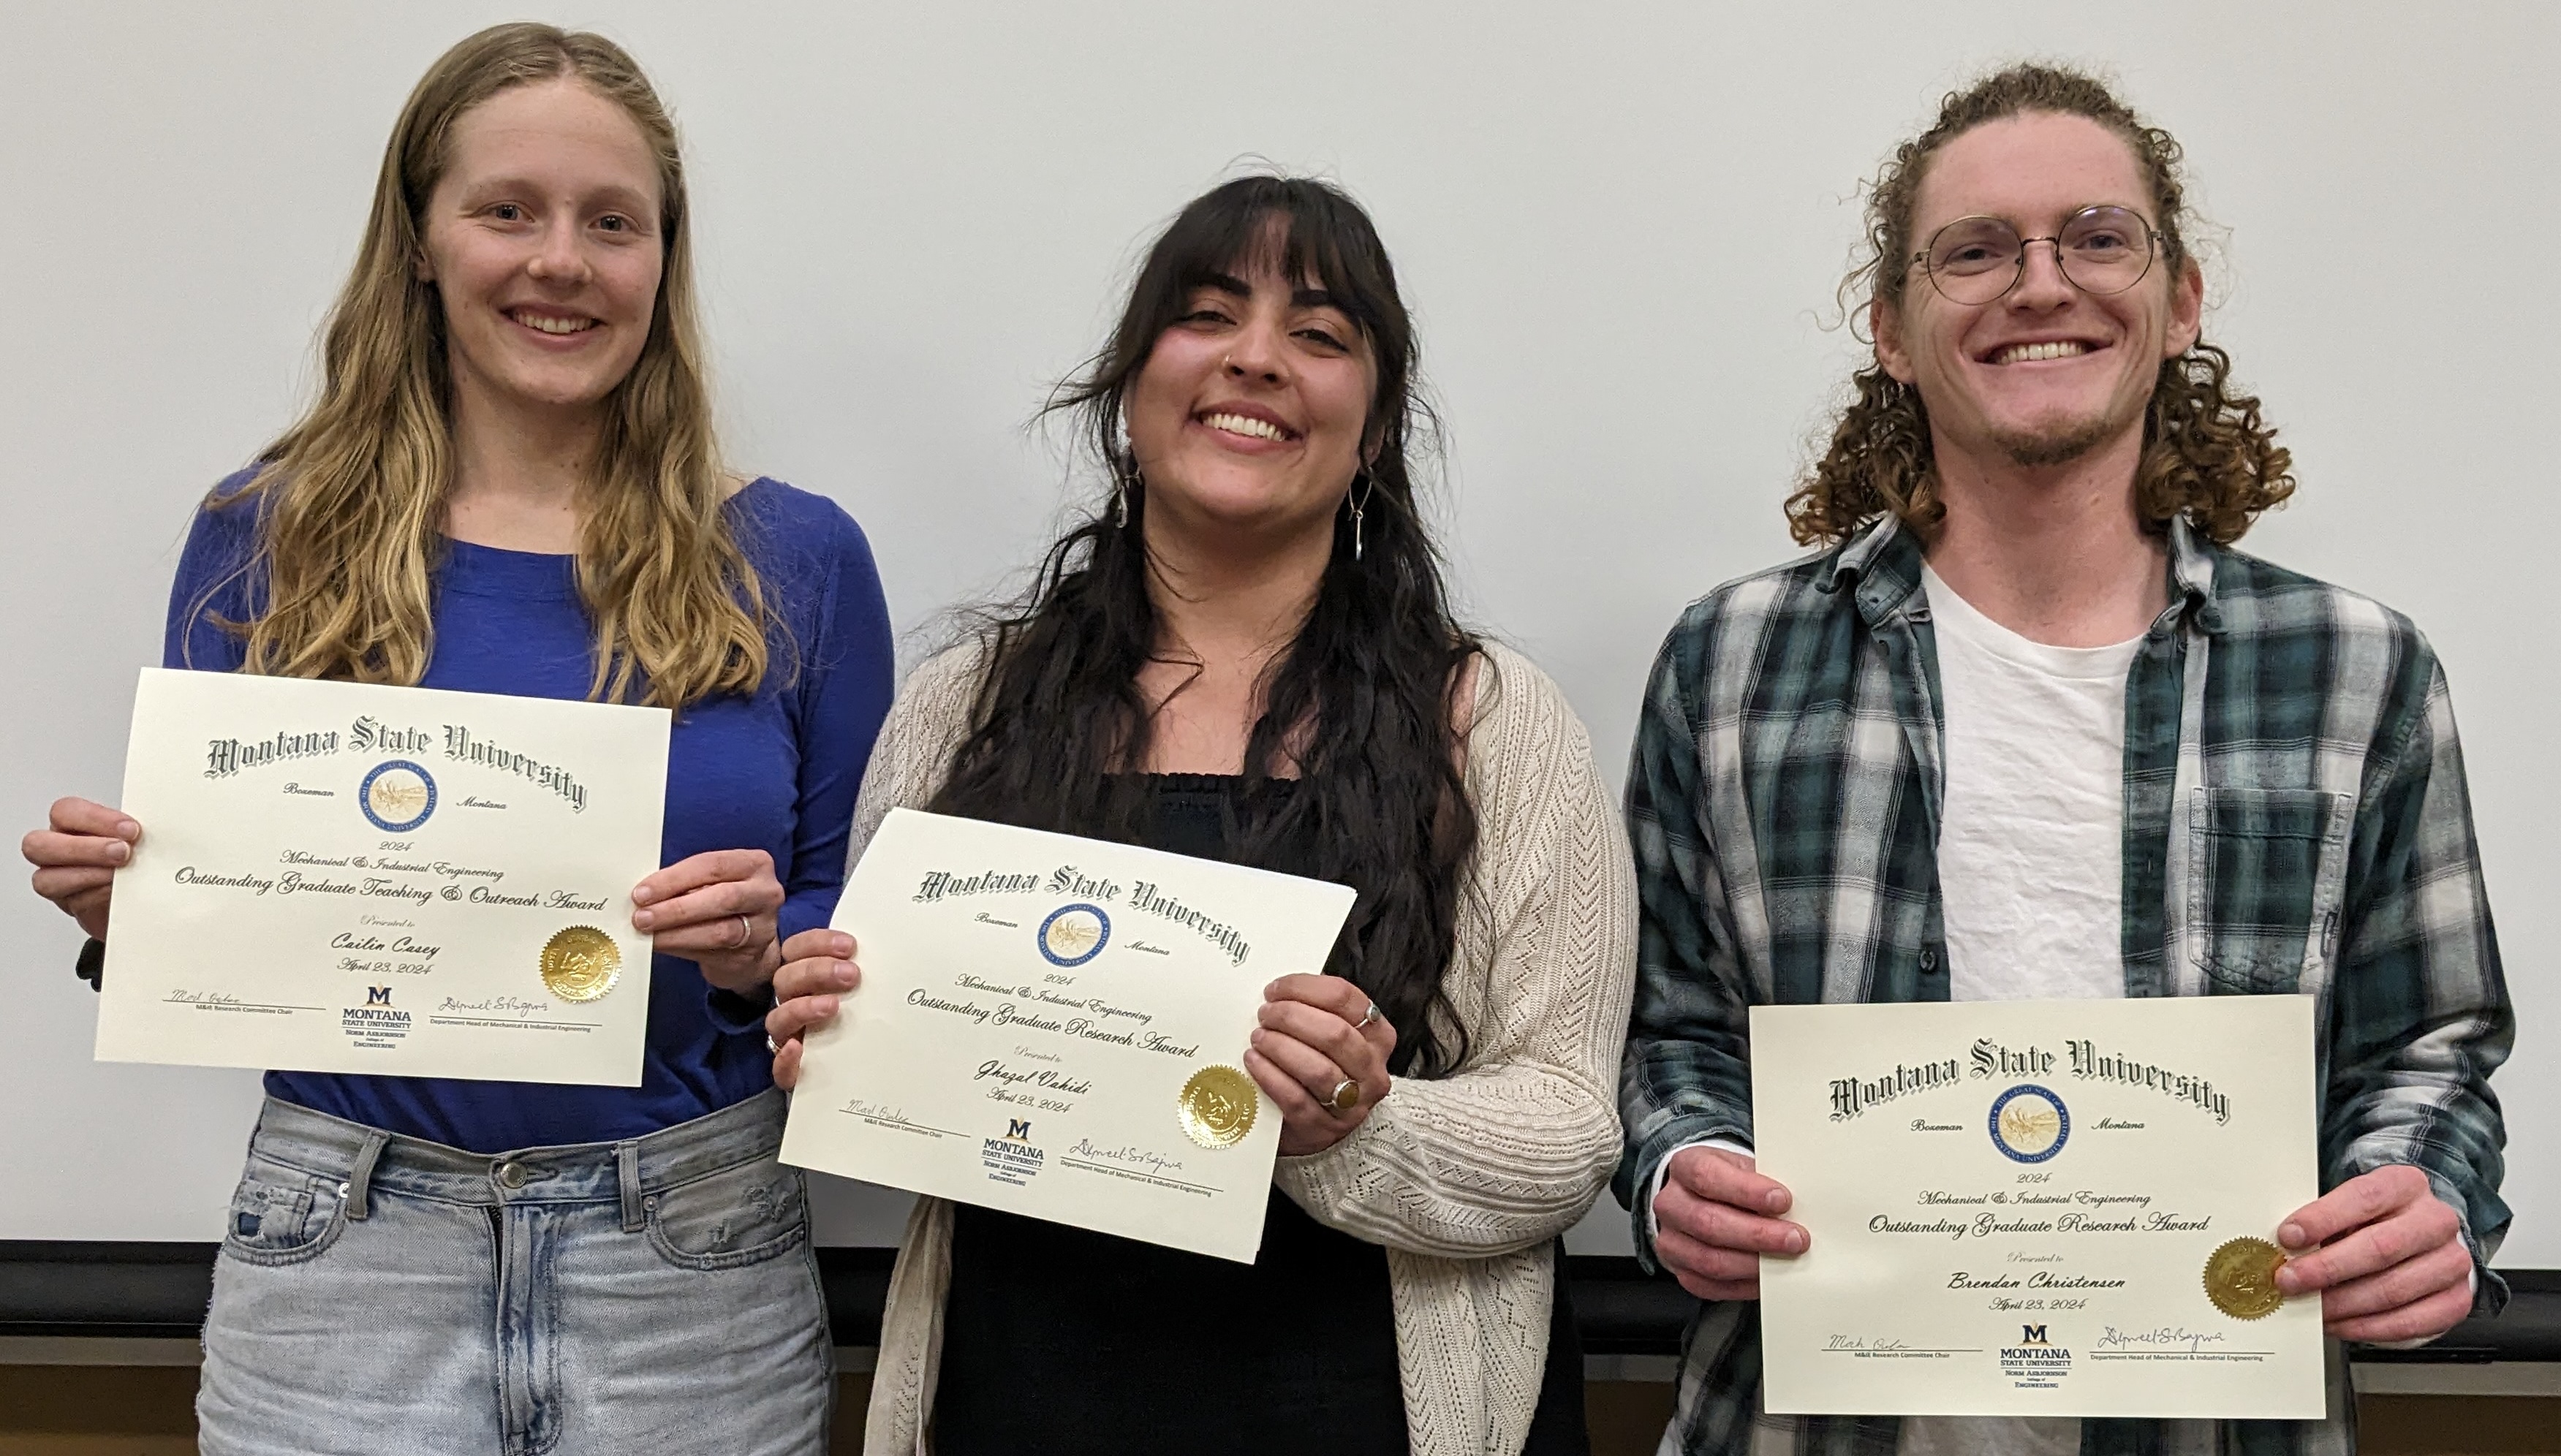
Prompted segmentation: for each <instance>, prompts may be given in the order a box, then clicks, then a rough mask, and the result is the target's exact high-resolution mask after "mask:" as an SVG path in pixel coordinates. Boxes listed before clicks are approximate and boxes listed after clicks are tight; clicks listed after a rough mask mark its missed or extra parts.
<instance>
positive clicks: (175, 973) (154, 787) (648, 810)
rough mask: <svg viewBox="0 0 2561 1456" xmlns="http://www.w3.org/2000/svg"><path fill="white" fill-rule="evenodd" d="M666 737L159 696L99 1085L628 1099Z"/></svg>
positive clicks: (103, 1012) (286, 692)
mask: <svg viewBox="0 0 2561 1456" xmlns="http://www.w3.org/2000/svg"><path fill="white" fill-rule="evenodd" d="M667 729H668V715H667V714H666V712H665V711H664V710H662V709H656V708H627V707H618V706H607V705H603V704H596V703H563V702H556V701H552V700H549V699H536V698H505V697H497V696H494V695H490V694H482V693H446V692H437V691H432V690H428V689H422V688H388V687H379V686H371V685H366V684H357V683H323V682H310V681H307V680H304V679H300V678H264V677H251V676H245V675H242V674H238V673H199V672H171V671H163V670H161V669H157V668H154V669H148V670H146V671H144V673H143V674H142V686H141V689H140V691H139V692H138V693H136V694H135V696H134V700H133V735H132V738H131V740H130V743H129V746H128V747H127V749H126V756H125V765H124V798H123V803H122V807H123V809H124V811H125V812H126V813H128V814H130V815H132V816H133V818H134V819H135V821H136V822H138V823H139V824H141V826H142V842H141V844H140V845H138V846H136V847H135V850H134V855H133V859H132V860H131V862H129V863H128V864H126V865H125V866H124V867H123V868H122V869H120V870H118V871H117V872H116V876H115V900H114V905H115V908H114V919H113V924H112V927H111V933H110V934H109V936H108V940H107V953H106V980H105V984H104V986H103V987H102V988H101V990H102V993H103V994H102V997H101V1000H100V1004H99V1006H98V1015H97V1056H98V1059H99V1060H101V1061H163V1062H182V1063H188V1064H192V1065H198V1066H257V1067H270V1068H276V1069H282V1070H293V1071H335V1072H381V1073H389V1074H397V1075H402V1076H439V1077H477V1078H491V1079H502V1080H508V1081H535V1082H589V1083H596V1084H599V1085H604V1086H617V1087H629V1086H637V1085H639V1082H640V1054H641V1042H642V1039H643V1036H644V1034H645V1033H646V1031H647V1029H648V1021H649V937H648V936H646V935H644V934H641V933H640V932H638V931H636V930H634V929H633V928H632V927H631V899H630V894H631V887H632V886H634V885H636V884H638V883H639V882H640V880H641V879H642V878H643V877H645V876H647V875H649V874H650V873H652V872H654V871H655V870H657V868H658V850H659V838H660V834H661V822H660V821H661V820H662V818H663V817H664V812H665V802H666V791H667Z"/></svg>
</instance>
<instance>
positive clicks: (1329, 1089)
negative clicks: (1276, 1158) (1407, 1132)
mask: <svg viewBox="0 0 2561 1456" xmlns="http://www.w3.org/2000/svg"><path fill="white" fill-rule="evenodd" d="M1262 1022H1263V1025H1262V1026H1260V1027H1258V1028H1256V1029H1255V1032H1254V1037H1253V1045H1252V1046H1250V1047H1248V1048H1247V1049H1246V1052H1245V1069H1246V1070H1247V1071H1250V1072H1252V1073H1253V1074H1254V1080H1255V1081H1256V1082H1257V1083H1259V1084H1260V1085H1261V1086H1262V1088H1263V1090H1264V1091H1265V1092H1267V1093H1269V1094H1270V1095H1271V1098H1272V1100H1273V1101H1275V1102H1277V1103H1279V1104H1280V1106H1281V1156H1283V1157H1288V1158H1303V1157H1306V1156H1307V1155H1308V1154H1310V1153H1321V1152H1323V1151H1324V1150H1325V1149H1327V1148H1330V1147H1332V1146H1333V1145H1334V1144H1336V1143H1339V1142H1341V1141H1342V1140H1343V1139H1344V1138H1347V1137H1349V1136H1351V1133H1352V1129H1354V1128H1356V1127H1358V1126H1360V1125H1361V1123H1362V1122H1364V1121H1366V1120H1367V1119H1368V1117H1369V1110H1370V1109H1371V1108H1372V1107H1375V1106H1377V1105H1378V1104H1379V1102H1380V1101H1381V1100H1383V1099H1384V1098H1385V1097H1386V1096H1387V1094H1388V1092H1389V1090H1390V1089H1391V1088H1393V1087H1394V1085H1395V1079H1394V1078H1392V1077H1390V1076H1389V1075H1388V1074H1387V1056H1388V1053H1389V1052H1393V1051H1395V1050H1396V1029H1395V1028H1394V1027H1391V1026H1389V1025H1388V1024H1387V1017H1386V1015H1385V1013H1382V1012H1378V1011H1377V1010H1376V1008H1375V1007H1373V1006H1372V1005H1371V1003H1370V999H1369V996H1368V994H1367V993H1366V992H1364V991H1362V990H1361V988H1359V987H1358V986H1355V985H1353V984H1352V983H1351V982H1349V981H1346V980H1344V979H1343V978H1342V977H1340V976H1282V977H1281V979H1280V980H1278V981H1275V982H1273V983H1272V984H1271V985H1269V986H1266V987H1264V988H1263V1014H1262ZM1346 1082H1349V1083H1351V1084H1352V1085H1351V1086H1350V1087H1349V1088H1346V1087H1345V1086H1344V1085H1343V1084H1344V1083H1346Z"/></svg>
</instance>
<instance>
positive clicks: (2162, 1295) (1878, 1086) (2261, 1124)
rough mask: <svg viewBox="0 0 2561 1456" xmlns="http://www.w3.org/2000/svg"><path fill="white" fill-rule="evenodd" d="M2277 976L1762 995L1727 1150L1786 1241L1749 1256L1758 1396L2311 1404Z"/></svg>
mask: <svg viewBox="0 0 2561 1456" xmlns="http://www.w3.org/2000/svg"><path fill="white" fill-rule="evenodd" d="M2311 1017H2312V1003H2311V1000H2310V998H2308V997H2302V996H2257V997H2245V996H2214V997H2198V998H2193V999H2163V1000H2133V1001H2018V1002H1960V1003H1955V1004H1947V1003H1939V1004H1930V1005H1892V1006H1881V1005H1880V1006H1763V1007H1755V1008H1753V1010H1752V1109H1753V1125H1754V1143H1755V1147H1756V1149H1757V1152H1758V1157H1759V1167H1760V1169H1761V1171H1762V1172H1763V1173H1766V1174H1768V1175H1769V1176H1770V1177H1772V1178H1775V1179H1777V1180H1779V1181H1780V1182H1781V1183H1784V1184H1786V1185H1787V1186H1788V1187H1789V1189H1790V1190H1791V1191H1792V1192H1793V1194H1794V1196H1795V1207H1794V1210H1793V1213H1791V1214H1790V1215H1789V1216H1790V1217H1792V1218H1793V1219H1795V1220H1796V1221H1797V1222H1799V1223H1802V1224H1803V1225H1804V1226H1805V1228H1806V1230H1807V1232H1808V1233H1810V1234H1811V1235H1812V1243H1811V1245H1810V1247H1809V1248H1808V1249H1807V1250H1806V1252H1805V1253H1803V1254H1802V1255H1800V1256H1798V1257H1796V1258H1793V1259H1778V1258H1764V1259H1763V1260H1762V1261H1761V1340H1762V1360H1763V1367H1764V1372H1765V1380H1766V1384H1765V1387H1764V1398H1765V1400H1766V1401H1767V1403H1768V1408H1769V1409H1770V1410H1771V1411H1773V1412H1777V1413H1791V1414H1874V1415H2099V1416H2216V1417H2225V1418H2247V1417H2258V1418H2275V1419H2291V1420H2308V1419H2317V1418H2318V1417H2319V1416H2320V1415H2321V1414H2322V1411H2323V1408H2324V1407H2323V1399H2322V1385H2321V1375H2322V1372H2321V1318H2320V1301H2319V1300H2318V1299H2317V1298H2297V1299H2283V1298H2281V1297H2280V1296H2279V1295H2278V1293H2277V1290H2276V1286H2275V1283H2274V1282H2273V1278H2272V1276H2273V1275H2274V1273H2275V1271H2276V1265H2277V1262H2278V1258H2279V1251H2278V1247H2277V1242H2276V1238H2277V1227H2278V1225H2279V1224H2280V1223H2282V1222H2283V1221H2284V1220H2285V1217H2286V1215H2287V1214H2289V1213H2293V1212H2295V1211H2296V1210H2297V1209H2300V1208H2302V1207H2303V1206H2304V1205H2305V1204H2307V1203H2310V1202H2311V1201H2312V1199H2313V1198H2314V1196H2316V1195H2317V1194H2318V1192H2319V1188H2318V1182H2317V1174H2316V1171H2315V1166H2314V1128H2313V1105H2312V1104H2313V1089H2312V1032H2311Z"/></svg>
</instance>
